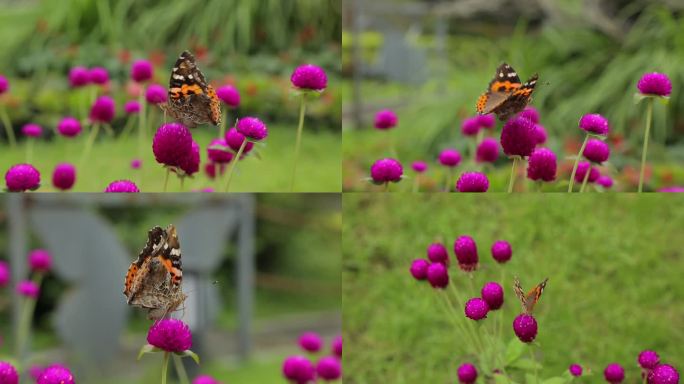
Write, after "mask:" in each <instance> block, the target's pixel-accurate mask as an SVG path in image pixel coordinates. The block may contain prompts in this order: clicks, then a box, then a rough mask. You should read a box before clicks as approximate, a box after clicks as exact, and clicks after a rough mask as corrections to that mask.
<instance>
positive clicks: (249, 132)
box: [235, 117, 268, 141]
mask: <svg viewBox="0 0 684 384" xmlns="http://www.w3.org/2000/svg"><path fill="white" fill-rule="evenodd" d="M235 129H237V131H238V132H240V133H241V134H243V135H245V137H246V138H248V139H250V140H253V141H259V140H263V139H265V138H266V136H268V129H267V128H266V124H264V123H263V122H262V121H261V120H259V119H257V118H256V117H243V118H242V119H240V120H238V122H237V125H236V126H235Z"/></svg>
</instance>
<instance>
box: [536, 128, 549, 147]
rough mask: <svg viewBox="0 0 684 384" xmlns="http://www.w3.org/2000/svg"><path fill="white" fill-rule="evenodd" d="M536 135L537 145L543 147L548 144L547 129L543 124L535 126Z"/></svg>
mask: <svg viewBox="0 0 684 384" xmlns="http://www.w3.org/2000/svg"><path fill="white" fill-rule="evenodd" d="M534 135H535V137H536V138H537V145H542V144H544V143H546V139H547V138H548V136H549V135H548V134H547V133H546V129H545V128H544V126H543V125H541V124H535V125H534Z"/></svg>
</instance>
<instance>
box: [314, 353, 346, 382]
mask: <svg viewBox="0 0 684 384" xmlns="http://www.w3.org/2000/svg"><path fill="white" fill-rule="evenodd" d="M316 373H317V374H318V377H319V378H321V379H323V380H326V381H333V380H337V379H339V378H340V377H342V364H340V361H339V360H338V359H337V358H336V357H333V356H326V357H324V358H322V359H320V360H318V364H316Z"/></svg>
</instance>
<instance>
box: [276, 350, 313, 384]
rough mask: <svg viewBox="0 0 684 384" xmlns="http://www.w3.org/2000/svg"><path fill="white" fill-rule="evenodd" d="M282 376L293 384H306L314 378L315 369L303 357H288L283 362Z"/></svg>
mask: <svg viewBox="0 0 684 384" xmlns="http://www.w3.org/2000/svg"><path fill="white" fill-rule="evenodd" d="M283 376H285V378H286V379H288V380H289V381H291V382H292V383H295V384H307V383H309V382H311V381H313V380H314V379H315V377H316V368H315V367H314V365H313V363H312V362H311V361H309V359H307V358H306V357H304V356H297V355H295V356H290V357H288V358H287V359H285V361H284V362H283Z"/></svg>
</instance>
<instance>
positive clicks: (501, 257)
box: [492, 240, 513, 263]
mask: <svg viewBox="0 0 684 384" xmlns="http://www.w3.org/2000/svg"><path fill="white" fill-rule="evenodd" d="M512 255H513V250H512V249H511V244H509V243H508V242H507V241H503V240H497V241H495V242H494V244H492V257H493V258H494V260H496V261H497V263H505V262H507V261H508V260H510V259H511V256H512Z"/></svg>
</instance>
